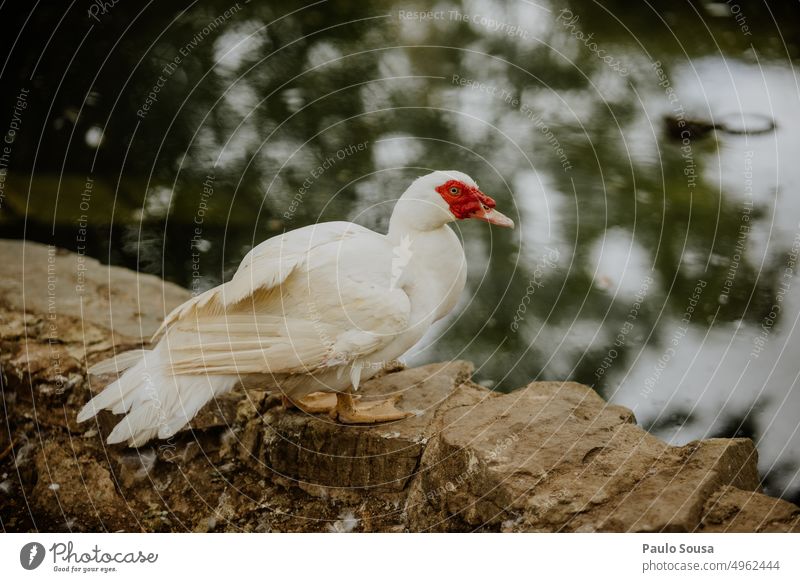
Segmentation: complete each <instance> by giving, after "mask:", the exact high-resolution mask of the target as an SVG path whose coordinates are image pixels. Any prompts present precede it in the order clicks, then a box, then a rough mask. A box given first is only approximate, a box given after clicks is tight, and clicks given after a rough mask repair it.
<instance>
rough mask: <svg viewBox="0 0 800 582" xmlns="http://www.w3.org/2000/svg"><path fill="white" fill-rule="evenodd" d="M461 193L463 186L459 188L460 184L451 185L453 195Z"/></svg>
mask: <svg viewBox="0 0 800 582" xmlns="http://www.w3.org/2000/svg"><path fill="white" fill-rule="evenodd" d="M460 193H461V188H459V187H458V186H451V187H450V194H452V195H453V196H457V195H458V194H460Z"/></svg>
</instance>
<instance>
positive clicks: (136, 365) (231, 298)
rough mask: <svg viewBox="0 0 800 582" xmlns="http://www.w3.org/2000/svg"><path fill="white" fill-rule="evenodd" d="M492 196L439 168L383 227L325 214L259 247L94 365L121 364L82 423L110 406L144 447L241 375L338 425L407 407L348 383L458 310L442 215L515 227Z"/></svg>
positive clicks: (459, 251)
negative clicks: (133, 346) (145, 341)
mask: <svg viewBox="0 0 800 582" xmlns="http://www.w3.org/2000/svg"><path fill="white" fill-rule="evenodd" d="M494 206H495V202H494V200H492V199H491V198H489V197H488V196H486V195H485V194H483V193H482V192H481V191H480V189H479V188H478V186H477V184H476V183H475V181H474V180H472V179H471V178H470V177H469V176H467V175H466V174H463V173H461V172H456V171H443V172H433V173H432V174H428V175H427V176H423V177H421V178H418V179H417V180H415V181H414V182H413V183H412V184H411V186H410V187H409V188H408V189H407V190H406V192H405V193H404V194H403V196H402V197H401V198H400V199H399V200H398V202H397V204H396V205H395V208H394V211H393V213H392V217H391V221H390V223H389V233H388V234H386V235H383V234H378V233H376V232H373V231H371V230H368V229H366V228H364V227H362V226H359V225H357V224H353V223H350V222H327V223H320V224H314V225H311V226H306V227H304V228H300V229H297V230H293V231H291V232H287V233H285V234H283V235H280V236H276V237H274V238H271V239H269V240H267V241H265V242H263V243H261V244H260V245H258V246H256V247H255V248H253V249H252V250H251V251H250V252H249V253H248V254H247V256H246V257H245V258H244V260H243V261H242V264H241V265H240V266H239V269H238V270H237V271H236V274H235V275H234V276H233V278H232V279H231V280H230V281H228V282H227V283H223V284H222V285H220V286H218V287H215V288H214V289H210V290H208V291H206V292H205V293H203V294H201V295H198V296H197V297H194V298H192V299H190V300H189V301H187V302H186V303H184V304H183V305H180V306H179V307H177V308H176V309H174V310H173V311H172V313H170V314H169V315H168V316H167V318H166V319H165V320H164V323H163V324H162V326H161V328H160V329H159V330H158V331H157V332H156V335H155V337H154V340H155V339H156V338H158V337H161V339H160V340H159V341H158V343H157V344H156V345H155V347H154V348H153V349H152V350H136V351H134V352H126V353H124V354H121V355H119V356H117V357H116V358H112V359H111V360H107V361H105V362H102V363H100V364H97V365H96V366H94V367H92V368H91V369H90V372H91V373H93V374H99V373H108V372H114V371H122V370H125V372H124V373H123V374H122V376H120V377H119V379H117V380H116V381H115V382H113V383H112V384H110V385H108V386H107V387H106V388H105V390H103V391H102V392H101V393H100V394H98V395H97V396H95V397H94V398H93V399H92V400H91V401H89V402H88V403H87V404H86V406H84V408H83V409H82V410H81V412H80V413H79V414H78V422H83V421H85V420H88V419H89V418H92V417H93V416H95V415H96V414H97V412H98V411H99V410H102V409H109V410H111V411H112V412H114V413H116V414H122V413H127V415H126V416H125V417H124V418H123V419H122V420H121V421H120V422H119V424H117V425H116V427H115V428H114V430H113V431H112V432H111V434H110V435H109V437H108V442H109V443H110V444H113V443H120V442H123V441H128V444H129V445H131V446H140V445H142V444H144V443H145V442H147V441H148V440H150V439H151V438H153V437H156V436H157V437H159V438H162V439H163V438H169V437H170V436H172V435H173V434H175V433H176V432H177V431H178V430H180V429H181V428H182V427H183V426H185V425H186V424H187V423H188V422H189V421H190V420H191V419H192V418H193V417H194V416H195V415H196V414H197V412H198V411H199V410H200V408H201V407H202V406H203V405H204V404H205V403H206V402H208V401H209V400H211V399H212V398H214V397H215V396H218V395H220V394H223V393H225V392H227V391H229V390H231V389H232V388H233V387H234V386H236V385H237V384H239V383H240V382H243V381H247V383H248V384H251V383H252V382H258V383H259V384H260V385H261V386H265V387H267V388H270V389H278V390H280V391H281V393H282V394H283V395H284V396H285V398H286V399H287V400H288V402H290V403H292V404H294V405H296V406H298V407H299V408H301V409H304V410H307V411H309V412H322V411H326V410H328V411H330V412H331V415H332V416H333V417H334V418H336V419H338V420H339V421H340V422H344V423H373V422H384V421H391V420H398V419H402V418H405V417H407V416H409V415H410V414H411V413H408V412H404V411H401V410H398V409H397V408H396V407H395V400H396V399H389V400H381V401H371V402H360V401H359V400H358V398H357V397H355V398H354V397H353V396H352V392H353V391H355V390H357V389H358V386H359V383H360V382H362V381H364V380H366V379H369V378H370V377H372V376H374V375H375V374H376V373H377V372H378V371H379V370H381V369H382V368H383V367H384V366H386V365H387V364H388V363H390V362H393V361H395V360H396V359H397V358H398V357H400V356H401V355H403V354H404V353H405V352H407V351H408V350H409V349H410V348H411V347H412V346H414V344H416V343H417V342H418V341H419V340H420V339H421V338H422V336H423V335H424V334H425V332H426V331H427V330H428V329H429V328H430V326H431V325H432V324H433V323H434V322H435V321H437V320H439V319H441V318H442V317H444V316H445V315H446V314H447V313H448V312H450V310H451V309H453V307H454V306H455V305H456V302H457V300H458V297H459V295H460V294H461V292H462V290H463V288H464V283H465V279H466V261H465V258H464V249H463V248H462V246H461V242H460V241H459V239H458V237H457V236H456V234H455V233H454V232H453V231H452V230H451V229H450V228H449V227H448V226H447V224H448V223H450V222H453V221H455V220H457V219H466V218H477V219H479V220H483V221H486V222H489V223H492V224H496V225H498V226H507V227H513V226H514V223H513V221H512V220H511V219H509V218H508V217H506V216H504V215H503V214H501V213H500V212H498V211H497V210H495V209H494ZM312 393H321V394H312Z"/></svg>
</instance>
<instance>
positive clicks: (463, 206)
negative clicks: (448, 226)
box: [436, 180, 514, 228]
mask: <svg viewBox="0 0 800 582" xmlns="http://www.w3.org/2000/svg"><path fill="white" fill-rule="evenodd" d="M436 191H437V192H438V193H439V195H440V196H441V197H442V199H443V200H444V201H445V202H447V205H448V206H449V207H450V212H452V213H453V216H455V217H456V218H457V219H459V220H463V219H465V218H477V219H478V220H483V221H485V222H489V223H491V224H496V225H498V226H507V227H512V228H513V226H514V222H513V221H512V220H511V219H510V218H508V217H507V216H504V215H503V214H501V213H500V212H498V211H497V210H495V209H494V207H495V205H496V204H495V201H494V199H492V198H490V197H489V196H487V195H486V194H484V193H483V192H481V191H480V190H479V189H478V188H476V187H475V186H470V185H469V184H465V183H464V182H462V181H461V180H448V181H447V182H445V183H444V184H442V185H441V186H437V187H436Z"/></svg>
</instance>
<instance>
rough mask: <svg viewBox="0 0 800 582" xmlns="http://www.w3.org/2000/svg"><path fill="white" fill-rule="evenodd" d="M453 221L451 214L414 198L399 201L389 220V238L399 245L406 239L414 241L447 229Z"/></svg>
mask: <svg viewBox="0 0 800 582" xmlns="http://www.w3.org/2000/svg"><path fill="white" fill-rule="evenodd" d="M452 220H453V216H452V215H451V214H450V213H449V212H447V211H445V210H443V209H440V208H439V207H437V206H433V205H431V204H426V203H424V202H422V201H420V200H415V199H413V198H412V199H405V198H401V199H400V200H398V201H397V204H396V205H395V207H394V211H393V212H392V217H391V219H390V220H389V233H388V234H387V236H388V238H389V240H391V241H392V242H394V243H398V242H400V240H401V239H403V238H405V237H410V238H412V239H414V238H417V237H418V236H419V235H421V234H424V233H433V232H438V231H441V230H442V229H447V226H446V225H447V223H448V222H451V221H452ZM447 230H449V229H447Z"/></svg>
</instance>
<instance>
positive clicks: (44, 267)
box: [0, 240, 190, 343]
mask: <svg viewBox="0 0 800 582" xmlns="http://www.w3.org/2000/svg"><path fill="white" fill-rule="evenodd" d="M0 264H2V265H3V277H2V278H0V301H2V303H3V304H4V305H5V307H6V308H7V309H8V310H10V311H16V312H19V313H25V312H28V313H36V314H40V315H48V316H49V319H48V322H49V323H50V324H53V325H55V326H56V328H55V329H54V330H52V331H53V332H54V334H55V337H57V338H58V339H59V340H60V341H66V340H68V339H69V338H70V335H69V334H71V333H73V334H76V337H75V338H74V339H75V340H76V341H77V340H79V339H81V338H83V339H86V338H85V336H84V334H83V332H82V329H81V328H80V327H78V328H73V327H71V326H69V325H64V326H59V325H58V319H59V318H60V317H68V318H76V319H79V320H80V321H82V322H84V323H91V324H93V325H97V326H100V327H102V328H104V329H105V330H106V333H105V334H104V337H102V338H98V339H99V340H101V341H107V342H108V341H112V342H115V343H117V342H118V341H119V340H118V339H117V338H116V337H115V336H116V335H117V334H119V335H122V336H125V337H124V338H120V339H124V340H128V341H130V340H133V341H141V340H147V339H149V338H150V336H151V335H152V334H153V332H155V330H156V329H157V328H158V326H159V325H160V324H161V321H162V320H163V319H164V316H165V315H166V314H167V313H169V311H171V309H172V308H173V307H175V306H176V305H179V304H181V303H183V302H184V301H186V299H188V298H189V296H190V293H189V292H188V291H187V290H186V289H182V288H180V287H178V286H177V285H174V284H172V283H167V282H165V281H162V280H161V279H159V278H158V277H155V276H153V275H148V274H144V273H135V272H133V271H130V270H128V269H124V268H122V267H109V266H106V265H101V264H100V262H99V261H97V260H95V259H93V258H91V257H87V256H83V255H79V254H76V253H71V252H68V251H65V250H62V249H57V248H55V247H49V246H47V245H43V244H39V243H35V242H29V241H18V240H0ZM109 330H110V331H111V332H112V333H111V334H109V333H108V332H109ZM90 339H95V338H90Z"/></svg>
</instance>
